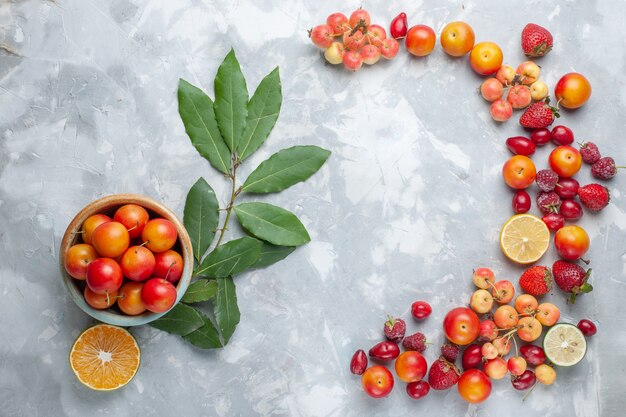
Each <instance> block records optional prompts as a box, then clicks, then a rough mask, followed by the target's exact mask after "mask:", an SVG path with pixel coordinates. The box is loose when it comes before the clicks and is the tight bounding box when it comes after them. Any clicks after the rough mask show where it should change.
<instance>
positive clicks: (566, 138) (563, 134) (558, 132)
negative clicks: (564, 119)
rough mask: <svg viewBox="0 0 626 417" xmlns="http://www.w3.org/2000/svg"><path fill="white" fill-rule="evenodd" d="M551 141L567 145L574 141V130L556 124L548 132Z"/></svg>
mask: <svg viewBox="0 0 626 417" xmlns="http://www.w3.org/2000/svg"><path fill="white" fill-rule="evenodd" d="M550 136H551V137H552V142H554V143H556V144H557V145H569V144H570V143H572V142H574V132H572V130H571V129H570V128H569V127H566V126H563V125H558V126H554V127H553V128H552V131H551V132H550Z"/></svg>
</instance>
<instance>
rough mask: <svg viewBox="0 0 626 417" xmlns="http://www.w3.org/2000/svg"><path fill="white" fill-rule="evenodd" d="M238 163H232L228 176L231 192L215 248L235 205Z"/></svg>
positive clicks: (222, 235)
mask: <svg viewBox="0 0 626 417" xmlns="http://www.w3.org/2000/svg"><path fill="white" fill-rule="evenodd" d="M235 158H236V156H235V155H233V160H235ZM238 166H239V164H237V163H236V162H235V163H233V168H232V172H231V174H230V175H229V176H228V177H229V178H230V179H231V181H232V187H231V193H230V202H229V203H228V205H227V206H226V218H225V219H224V225H223V226H222V227H221V228H220V237H219V238H218V239H217V244H216V245H215V247H216V248H217V247H218V246H219V245H220V243H222V239H223V238H224V233H226V230H227V229H228V222H229V221H230V214H231V212H232V210H233V207H234V205H235V198H236V197H237V195H239V192H240V190H237V167H238Z"/></svg>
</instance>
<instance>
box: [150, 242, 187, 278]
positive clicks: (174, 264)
mask: <svg viewBox="0 0 626 417" xmlns="http://www.w3.org/2000/svg"><path fill="white" fill-rule="evenodd" d="M154 261H155V263H154V272H153V273H152V274H153V275H154V276H155V277H159V278H165V279H166V280H168V281H169V282H171V283H172V284H176V283H177V282H178V280H180V277H181V276H182V275H183V269H184V266H185V265H184V262H183V257H182V256H180V254H179V253H178V252H176V251H173V250H171V249H169V250H166V251H165V252H161V253H157V254H156V255H155V256H154Z"/></svg>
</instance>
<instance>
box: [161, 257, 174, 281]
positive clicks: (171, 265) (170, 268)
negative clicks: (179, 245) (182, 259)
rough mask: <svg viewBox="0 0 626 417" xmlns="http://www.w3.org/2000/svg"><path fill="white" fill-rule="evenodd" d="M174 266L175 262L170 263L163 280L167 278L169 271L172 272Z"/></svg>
mask: <svg viewBox="0 0 626 417" xmlns="http://www.w3.org/2000/svg"><path fill="white" fill-rule="evenodd" d="M174 265H176V261H174V262H172V263H171V264H170V266H169V268H167V272H166V273H165V276H164V277H163V279H167V277H168V276H169V274H170V271H171V270H172V267H173V266H174Z"/></svg>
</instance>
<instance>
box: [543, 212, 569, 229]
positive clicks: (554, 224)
mask: <svg viewBox="0 0 626 417" xmlns="http://www.w3.org/2000/svg"><path fill="white" fill-rule="evenodd" d="M541 220H543V222H544V223H545V224H546V226H548V229H550V230H551V231H553V232H554V231H555V230H559V229H560V228H561V227H563V226H564V225H565V217H563V216H561V215H560V214H557V213H548V214H546V215H545V216H543V217H542V218H541Z"/></svg>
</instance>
